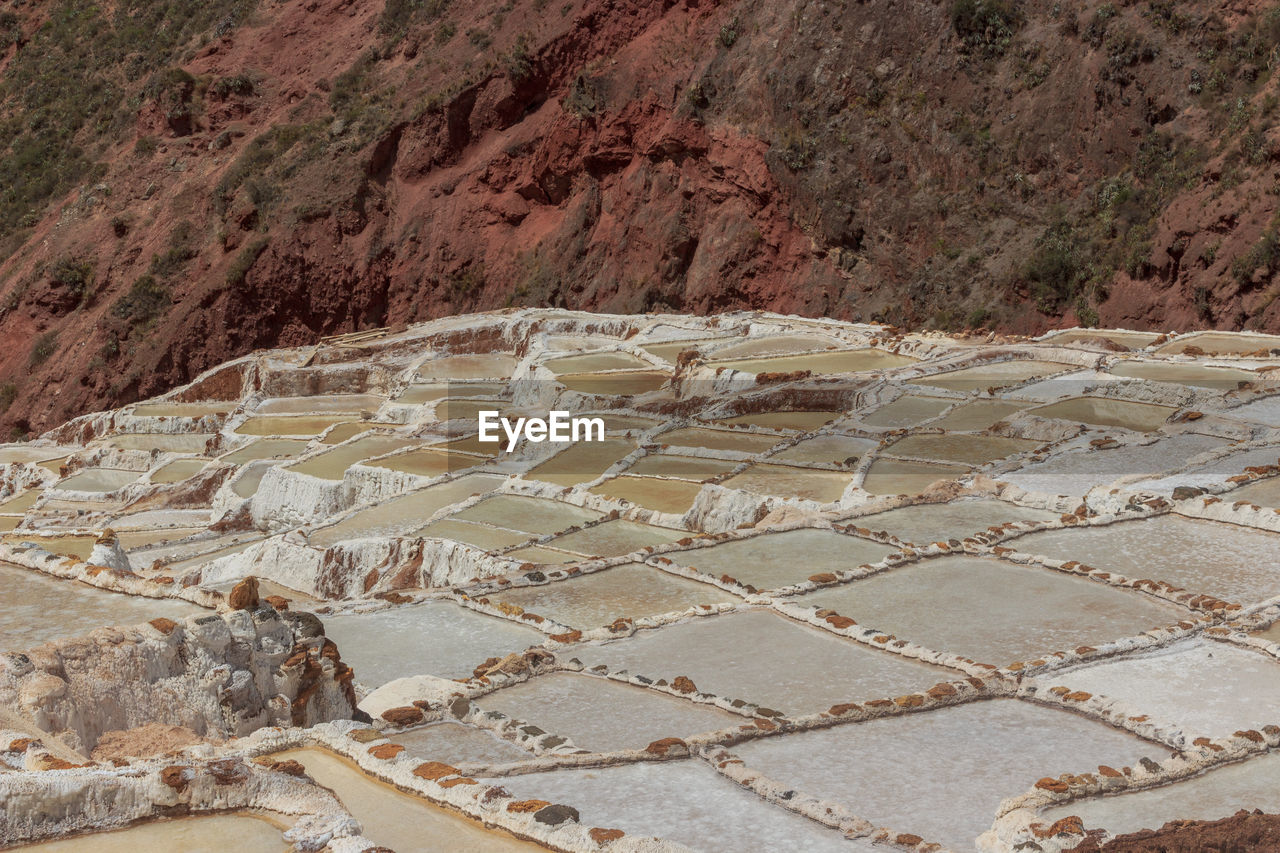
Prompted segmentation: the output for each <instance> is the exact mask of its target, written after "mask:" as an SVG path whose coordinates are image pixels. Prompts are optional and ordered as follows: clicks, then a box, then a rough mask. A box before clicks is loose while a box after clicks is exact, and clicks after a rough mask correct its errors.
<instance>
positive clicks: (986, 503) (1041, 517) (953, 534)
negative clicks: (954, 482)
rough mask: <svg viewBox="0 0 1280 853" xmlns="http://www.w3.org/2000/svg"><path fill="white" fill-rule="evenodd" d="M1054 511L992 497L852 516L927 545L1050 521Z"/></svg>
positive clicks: (861, 523)
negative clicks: (1019, 524)
mask: <svg viewBox="0 0 1280 853" xmlns="http://www.w3.org/2000/svg"><path fill="white" fill-rule="evenodd" d="M1055 518H1057V515H1055V514H1054V513H1051V512H1046V511H1044V510H1039V509H1031V508H1030V507H1023V506H1018V505H1017V504H1010V503H1004V502H1003V501H995V500H961V501H951V502H950V503H944V504H918V505H916V506H908V507H902V508H901V509H891V510H889V511H888V512H880V513H876V514H875V515H864V516H860V517H858V518H855V519H852V521H851V523H853V524H856V525H858V526H859V527H865V528H867V529H869V530H884V531H886V532H888V533H892V534H893V535H894V536H897V537H898V538H899V539H901V540H902V541H904V542H914V543H916V544H918V545H928V544H929V543H931V542H939V541H942V542H945V541H947V540H950V539H964V538H965V537H966V536H972V535H973V534H975V533H981V532H983V531H985V530H986V529H987V528H988V527H991V526H993V525H997V524H1004V523H1005V522H1007V521H1052V520H1054V519H1055Z"/></svg>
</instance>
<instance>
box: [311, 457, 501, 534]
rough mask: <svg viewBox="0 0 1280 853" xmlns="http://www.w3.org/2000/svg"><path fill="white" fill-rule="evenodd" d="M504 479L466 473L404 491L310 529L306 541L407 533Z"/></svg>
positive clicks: (493, 486) (490, 475) (489, 475)
mask: <svg viewBox="0 0 1280 853" xmlns="http://www.w3.org/2000/svg"><path fill="white" fill-rule="evenodd" d="M505 479H506V478H505V477H499V476H497V475H495V474H467V475H466V476H463V477H458V478H457V479H456V480H450V481H449V482H447V483H437V484H436V485H433V486H428V487H427V488H425V489H419V490H418V491H415V492H408V493H407V494H403V495H400V496H399V497H394V498H392V499H390V500H388V501H385V502H383V503H380V504H376V505H374V506H371V507H367V508H365V509H362V510H359V511H357V512H354V513H352V514H351V515H349V516H347V517H346V518H344V519H342V520H341V521H339V522H337V523H336V524H331V525H328V526H327V527H321V528H319V529H317V530H313V531H311V533H310V534H309V535H308V536H307V541H308V542H310V543H311V544H312V545H315V546H316V547H318V548H328V547H331V546H333V545H337V544H338V543H339V542H343V541H346V540H348V539H361V538H364V537H368V536H388V537H391V536H408V535H409V534H410V533H412V532H413V531H415V530H417V529H419V528H420V527H422V522H423V520H424V519H427V518H430V517H431V516H432V515H434V514H435V513H437V512H439V511H440V510H442V509H444V508H445V507H447V506H450V505H452V504H455V503H459V502H461V501H465V500H466V499H467V498H470V497H474V496H475V495H479V494H483V493H484V492H487V491H490V490H491V489H494V488H497V487H498V486H499V485H501V484H502V482H503V480H505Z"/></svg>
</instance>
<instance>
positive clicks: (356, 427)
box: [320, 421, 399, 444]
mask: <svg viewBox="0 0 1280 853" xmlns="http://www.w3.org/2000/svg"><path fill="white" fill-rule="evenodd" d="M397 426H399V424H384V423H378V422H377V421H351V422H350V423H342V424H338V425H337V426H335V427H334V428H333V429H331V430H329V431H328V432H326V433H325V434H324V436H323V437H322V438H321V439H320V443H321V444H342V442H344V441H346V440H347V439H349V438H354V437H355V436H357V435H359V434H360V433H362V432H368V431H369V430H371V429H375V428H376V427H382V428H384V429H387V428H390V429H395V428H396V427H397Z"/></svg>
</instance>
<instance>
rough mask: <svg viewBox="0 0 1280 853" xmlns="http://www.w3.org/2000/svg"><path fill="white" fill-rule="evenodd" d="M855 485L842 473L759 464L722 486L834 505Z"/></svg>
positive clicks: (728, 480) (851, 479) (850, 478)
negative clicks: (833, 503) (846, 490)
mask: <svg viewBox="0 0 1280 853" xmlns="http://www.w3.org/2000/svg"><path fill="white" fill-rule="evenodd" d="M852 481H853V476H852V475H851V474H845V473H842V472H839V471H823V470H820V469H816V468H795V467H792V466H789V465H771V464H769V463H765V462H759V463H756V464H755V465H752V466H751V467H750V468H747V469H746V470H745V471H743V472H742V473H740V474H734V475H733V476H732V477H730V478H729V479H727V480H724V481H723V482H722V483H721V485H722V486H724V487H725V488H729V489H743V490H744V491H748V492H752V493H753V494H757V495H775V496H777V497H785V498H801V499H803V500H809V501H817V502H818V503H832V502H834V501H838V500H840V497H841V496H842V495H843V494H844V491H845V489H846V488H848V486H849V483H851V482H852Z"/></svg>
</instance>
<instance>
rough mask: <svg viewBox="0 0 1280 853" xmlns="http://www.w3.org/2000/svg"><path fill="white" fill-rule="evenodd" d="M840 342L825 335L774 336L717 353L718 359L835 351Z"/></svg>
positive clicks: (745, 341) (750, 341)
mask: <svg viewBox="0 0 1280 853" xmlns="http://www.w3.org/2000/svg"><path fill="white" fill-rule="evenodd" d="M836 346H839V341H837V340H836V339H835V338H829V337H827V336H825V335H821V336H819V335H773V336H764V337H752V338H749V339H747V340H743V341H740V342H738V343H732V344H726V345H725V346H723V347H720V348H719V349H717V350H716V351H715V357H716V358H717V359H721V360H723V359H728V358H747V357H750V356H758V355H766V354H769V355H772V354H775V353H802V352H811V351H813V350H821V349H833V348H834V347H836Z"/></svg>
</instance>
